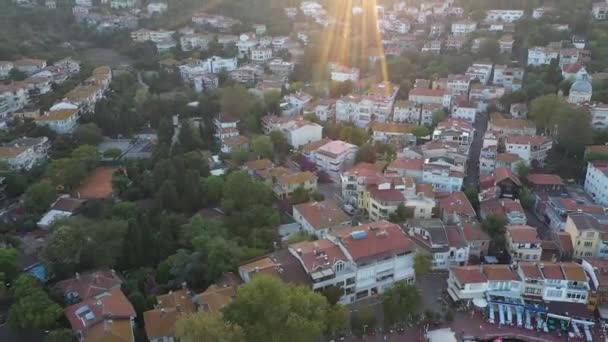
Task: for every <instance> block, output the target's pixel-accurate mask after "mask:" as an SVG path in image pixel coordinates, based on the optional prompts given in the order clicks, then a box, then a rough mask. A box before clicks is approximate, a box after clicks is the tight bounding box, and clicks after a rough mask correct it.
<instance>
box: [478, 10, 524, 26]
mask: <svg viewBox="0 0 608 342" xmlns="http://www.w3.org/2000/svg"><path fill="white" fill-rule="evenodd" d="M523 16H524V11H523V10H503V9H493V10H489V11H487V12H486V21H504V22H508V23H512V22H514V21H518V20H519V19H521V18H522V17H523Z"/></svg>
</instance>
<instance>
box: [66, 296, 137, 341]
mask: <svg viewBox="0 0 608 342" xmlns="http://www.w3.org/2000/svg"><path fill="white" fill-rule="evenodd" d="M64 312H65V315H66V317H67V319H68V321H70V325H71V326H72V329H73V330H75V331H86V330H88V329H89V328H90V327H92V326H94V325H96V324H98V323H100V322H102V321H104V320H105V319H108V318H110V319H112V320H117V319H125V320H129V319H130V318H131V317H135V316H136V313H135V309H133V305H131V303H130V302H129V300H128V299H127V297H126V296H125V295H124V294H123V293H122V291H121V290H120V289H119V288H114V289H111V290H110V291H108V292H104V293H100V294H98V295H97V296H95V297H90V298H88V299H85V300H84V301H82V302H80V303H78V304H74V305H71V306H68V307H67V308H65V310H64Z"/></svg>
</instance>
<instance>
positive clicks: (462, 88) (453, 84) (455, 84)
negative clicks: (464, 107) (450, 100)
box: [446, 74, 471, 95]
mask: <svg viewBox="0 0 608 342" xmlns="http://www.w3.org/2000/svg"><path fill="white" fill-rule="evenodd" d="M470 85H471V76H469V75H453V74H450V75H448V79H447V82H446V89H448V90H450V91H451V92H452V93H453V94H456V95H467V94H468V93H469V87H470Z"/></svg>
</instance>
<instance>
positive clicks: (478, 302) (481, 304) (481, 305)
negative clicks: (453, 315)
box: [473, 298, 488, 309]
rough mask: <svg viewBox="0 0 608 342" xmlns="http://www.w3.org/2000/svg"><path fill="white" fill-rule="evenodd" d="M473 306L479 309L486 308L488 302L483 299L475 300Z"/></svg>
mask: <svg viewBox="0 0 608 342" xmlns="http://www.w3.org/2000/svg"><path fill="white" fill-rule="evenodd" d="M473 304H474V305H475V306H476V307H478V308H482V309H483V308H485V307H486V306H488V301H487V300H485V299H483V298H474V299H473Z"/></svg>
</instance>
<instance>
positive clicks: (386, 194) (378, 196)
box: [367, 186, 405, 202]
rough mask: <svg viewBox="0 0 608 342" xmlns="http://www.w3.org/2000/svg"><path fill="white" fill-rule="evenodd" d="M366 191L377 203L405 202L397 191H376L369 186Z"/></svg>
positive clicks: (375, 188)
mask: <svg viewBox="0 0 608 342" xmlns="http://www.w3.org/2000/svg"><path fill="white" fill-rule="evenodd" d="M367 190H368V191H369V193H370V196H371V197H372V198H373V199H375V200H378V201H382V202H403V201H405V196H404V195H403V194H402V193H401V191H399V190H395V189H387V190H378V188H377V187H375V186H369V187H368V188H367Z"/></svg>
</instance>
